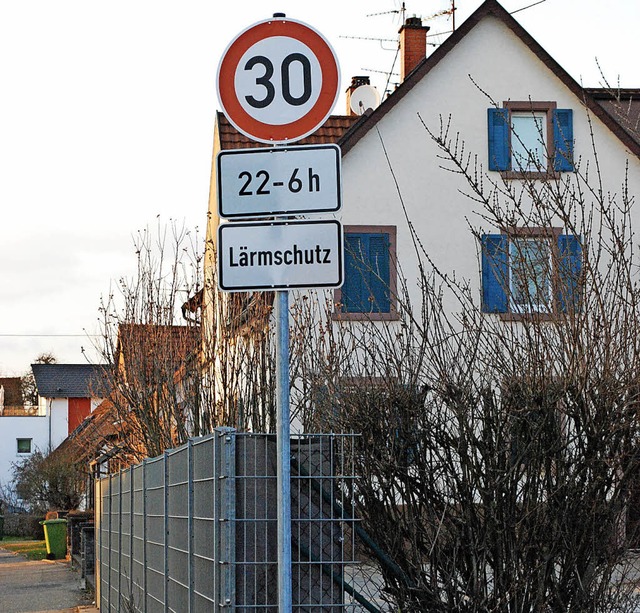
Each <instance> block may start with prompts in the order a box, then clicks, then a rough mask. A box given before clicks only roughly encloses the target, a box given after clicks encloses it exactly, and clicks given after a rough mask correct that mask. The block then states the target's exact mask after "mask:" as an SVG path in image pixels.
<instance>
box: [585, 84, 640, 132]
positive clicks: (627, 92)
mask: <svg viewBox="0 0 640 613" xmlns="http://www.w3.org/2000/svg"><path fill="white" fill-rule="evenodd" d="M585 91H586V92H588V93H589V94H590V95H591V97H592V98H593V99H594V100H596V101H597V102H598V104H600V105H601V106H603V107H604V109H605V110H606V111H607V112H608V113H609V115H611V116H612V117H613V118H614V119H615V120H616V121H617V122H618V123H619V124H620V126H621V127H622V128H623V129H624V130H625V131H626V132H627V133H628V134H629V135H630V136H631V137H632V138H634V139H635V141H636V142H638V143H640V89H637V88H636V89H617V88H596V87H587V88H586V89H585Z"/></svg>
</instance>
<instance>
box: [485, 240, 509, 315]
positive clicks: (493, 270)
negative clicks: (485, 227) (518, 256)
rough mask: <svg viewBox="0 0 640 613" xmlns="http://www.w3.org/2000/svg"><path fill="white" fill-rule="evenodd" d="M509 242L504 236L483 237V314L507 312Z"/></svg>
mask: <svg viewBox="0 0 640 613" xmlns="http://www.w3.org/2000/svg"><path fill="white" fill-rule="evenodd" d="M507 247H508V241H507V237H506V235H504V234H483V236H482V312H483V313H506V312H507V310H508V309H507V285H508V272H509V271H508V261H507V253H508V252H507Z"/></svg>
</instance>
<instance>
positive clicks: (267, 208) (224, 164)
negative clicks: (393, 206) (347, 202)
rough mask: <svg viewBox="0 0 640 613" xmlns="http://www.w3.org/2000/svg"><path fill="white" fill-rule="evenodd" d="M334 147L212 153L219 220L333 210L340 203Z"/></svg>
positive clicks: (337, 159) (338, 167)
mask: <svg viewBox="0 0 640 613" xmlns="http://www.w3.org/2000/svg"><path fill="white" fill-rule="evenodd" d="M340 160H341V158H340V148H339V147H338V146H337V145H311V146H296V147H265V148H260V149H235V150H229V151H221V152H220V153H218V155H217V157H216V164H217V177H218V214H219V215H220V217H222V218H227V219H234V218H241V217H265V216H269V217H270V216H273V215H299V214H305V213H334V212H336V211H338V210H339V209H340V207H341V204H342V193H341V184H340Z"/></svg>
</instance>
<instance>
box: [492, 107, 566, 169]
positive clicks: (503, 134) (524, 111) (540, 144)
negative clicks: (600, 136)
mask: <svg viewBox="0 0 640 613" xmlns="http://www.w3.org/2000/svg"><path fill="white" fill-rule="evenodd" d="M488 128H489V134H488V143H489V170H497V171H500V172H505V173H508V174H507V176H509V175H510V174H512V176H513V177H514V178H517V177H521V176H523V174H531V173H533V174H548V173H549V172H550V171H552V172H572V171H573V111H572V110H571V109H558V108H556V103H555V102H532V101H527V102H505V103H504V107H503V108H490V109H489V110H488Z"/></svg>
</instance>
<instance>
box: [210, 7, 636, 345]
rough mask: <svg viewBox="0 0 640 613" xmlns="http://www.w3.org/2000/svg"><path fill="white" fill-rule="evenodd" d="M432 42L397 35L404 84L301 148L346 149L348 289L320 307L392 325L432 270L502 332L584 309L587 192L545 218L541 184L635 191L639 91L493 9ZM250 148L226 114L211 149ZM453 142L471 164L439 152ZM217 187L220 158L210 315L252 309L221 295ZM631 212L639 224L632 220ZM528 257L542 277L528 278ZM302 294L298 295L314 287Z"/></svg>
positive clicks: (341, 318) (410, 28) (407, 29)
mask: <svg viewBox="0 0 640 613" xmlns="http://www.w3.org/2000/svg"><path fill="white" fill-rule="evenodd" d="M427 40H428V28H426V27H423V26H422V24H421V23H420V21H419V20H416V19H415V18H412V19H409V20H408V21H407V23H406V24H405V25H404V26H403V28H402V29H401V31H400V55H401V58H402V59H401V62H402V66H401V72H402V78H403V82H402V83H401V85H400V86H399V87H398V88H397V90H396V91H395V92H393V93H392V94H390V95H389V96H388V97H387V99H386V100H385V101H384V102H383V103H382V104H381V105H380V106H379V107H378V108H376V109H374V110H372V111H371V112H367V113H365V114H364V115H363V116H362V117H352V116H351V117H349V116H344V117H342V116H335V117H332V118H330V119H329V120H328V121H327V123H326V124H325V125H324V126H323V127H322V128H321V129H320V130H319V131H318V132H317V133H316V134H314V135H312V137H311V140H307V141H303V142H337V143H338V144H339V145H340V147H341V150H342V183H343V211H342V214H341V219H342V223H343V225H344V231H345V257H344V259H345V281H344V285H343V287H342V288H341V289H340V290H337V291H335V292H325V293H324V297H323V293H322V292H320V293H319V294H318V295H319V296H320V300H319V301H320V302H323V300H324V299H326V300H328V302H329V303H330V304H331V305H332V306H331V307H330V310H331V314H330V317H331V319H332V320H333V325H334V326H345V325H349V326H351V327H352V329H354V328H353V327H356V328H357V326H358V325H359V322H363V321H366V322H371V321H387V322H388V321H397V320H399V317H400V315H399V310H400V308H399V307H400V304H399V302H400V301H402V302H403V303H404V304H405V305H406V304H413V305H420V304H421V301H422V295H421V291H422V290H421V285H420V284H421V274H422V272H421V267H424V264H425V261H427V262H428V264H429V266H430V268H431V270H437V276H438V277H439V278H440V279H441V280H445V283H446V280H447V279H454V278H455V279H456V280H457V282H458V283H460V284H461V285H464V287H465V291H467V292H468V295H469V296H470V297H471V299H472V300H473V301H474V303H475V304H477V305H478V307H479V308H480V309H481V310H482V312H483V313H484V314H485V316H486V317H487V318H493V319H497V320H503V321H504V323H505V325H511V323H513V322H516V323H517V322H518V320H521V319H522V318H523V317H525V316H529V315H532V314H533V315H535V316H539V317H541V318H545V317H548V318H552V317H554V316H555V315H556V314H559V313H561V312H566V311H567V310H568V309H571V308H575V306H576V304H577V303H576V301H577V299H578V298H577V297H578V294H579V292H578V287H577V280H578V279H579V278H580V274H581V270H580V269H581V265H582V261H583V249H584V248H585V244H584V241H586V240H589V236H587V235H586V234H587V232H585V228H587V229H590V230H594V231H595V232H596V233H597V232H598V231H601V230H602V228H601V227H600V228H597V227H594V226H593V225H591V226H589V225H588V223H587V220H585V219H582V218H580V217H581V215H582V214H583V213H584V211H585V210H587V209H588V207H589V199H590V198H589V195H588V194H587V196H586V197H585V198H584V199H583V200H582V203H583V204H584V205H585V207H586V208H585V207H583V209H582V210H581V211H576V210H573V211H569V212H567V211H565V212H564V213H562V212H560V211H559V212H558V214H557V215H555V216H554V213H553V212H551V213H549V212H548V211H547V212H546V213H545V215H544V216H541V215H540V214H539V212H540V210H541V209H543V208H544V207H541V206H539V204H540V203H538V202H536V198H538V195H536V194H533V193H532V190H531V189H530V187H531V186H534V187H535V190H536V193H537V194H544V192H545V190H549V191H548V193H549V194H552V193H553V194H555V195H557V191H558V190H562V189H566V190H575V189H584V186H585V184H586V182H585V178H587V180H588V181H587V182H590V183H591V185H592V186H595V191H594V195H595V196H597V194H595V192H597V191H598V190H602V193H607V192H610V193H616V192H620V190H621V189H622V190H625V189H626V190H627V193H628V194H634V193H638V191H639V188H640V133H639V132H638V127H637V116H638V102H636V98H637V94H638V93H640V92H639V91H636V90H633V91H632V90H625V91H619V92H608V91H605V90H603V89H593V88H584V87H582V86H581V85H580V84H578V83H577V82H576V81H575V80H574V79H573V78H572V77H571V76H570V75H569V74H567V73H566V71H565V70H564V69H563V68H562V67H561V66H560V65H559V64H558V63H557V62H556V61H555V60H554V59H553V58H552V57H551V56H549V54H548V53H547V52H546V51H545V50H544V49H543V48H542V47H541V46H540V45H539V44H538V43H537V42H536V41H535V40H534V39H533V38H532V37H531V35H530V34H529V33H528V32H526V31H525V30H524V29H523V28H522V27H521V26H520V25H519V23H518V22H517V20H516V19H515V18H513V17H512V16H511V15H510V14H509V13H508V12H507V11H506V10H505V9H504V8H503V7H502V6H501V5H500V4H499V3H498V2H496V1H495V0H487V1H486V2H484V3H483V4H482V5H481V6H480V7H479V8H478V10H477V11H476V12H475V13H474V14H473V15H471V16H470V17H469V19H468V20H467V21H466V22H464V23H463V24H462V25H461V26H460V27H459V28H458V29H457V30H456V31H455V32H454V33H453V34H452V35H451V36H450V37H449V38H448V39H447V40H446V41H445V42H444V43H443V44H442V45H440V46H439V47H438V48H437V49H436V50H435V51H433V53H431V54H430V55H429V56H428V57H425V55H426V49H427V43H426V41H427ZM332 130H333V132H332ZM325 139H326V140H325ZM251 146H257V143H251V142H250V141H248V139H246V138H245V137H243V136H242V135H240V134H238V133H237V132H236V131H235V130H234V129H233V128H232V127H231V126H230V125H229V124H228V122H227V121H226V118H224V116H222V115H221V114H219V115H218V117H217V121H216V133H215V146H214V154H215V153H217V151H219V150H223V149H226V148H245V147H251ZM443 147H444V148H448V149H449V151H450V152H452V153H454V154H455V153H457V157H458V158H459V159H460V160H461V166H458V167H456V166H455V164H454V163H452V162H451V160H449V161H447V160H445V159H443V157H444V158H446V157H447V155H446V153H445V152H444V151H443ZM443 167H444V168H443ZM465 174H466V177H465ZM474 182H475V186H474ZM578 185H581V186H582V187H581V188H577V187H576V186H578ZM623 186H624V187H623ZM215 187H216V177H215V164H214V168H213V171H212V184H211V198H210V205H209V236H208V238H209V240H208V241H207V244H208V245H209V246H210V249H209V251H208V254H207V260H206V261H207V266H208V270H209V295H208V296H206V297H205V311H204V312H205V318H206V314H207V313H209V319H210V320H211V313H212V312H213V310H214V309H215V307H212V306H211V305H215V304H217V303H220V301H222V302H223V303H225V301H226V304H227V305H231V304H236V305H237V303H238V302H240V303H241V304H244V305H245V307H246V304H248V300H249V298H248V297H245V298H244V299H238V298H237V297H236V298H233V297H231V298H230V297H226V298H225V297H219V296H216V292H215V290H214V288H213V286H214V282H213V281H212V279H213V278H214V274H213V272H212V271H213V270H214V267H215V230H216V228H217V225H218V224H219V223H220V220H219V219H218V217H217V213H216V191H215ZM483 187H484V188H486V187H489V188H491V189H493V190H494V191H495V193H499V194H502V195H505V194H506V195H507V196H508V197H510V198H511V199H512V200H513V202H515V203H517V208H518V211H517V213H518V215H517V221H516V222H514V221H513V219H515V217H514V216H513V214H512V213H513V211H512V212H511V213H510V212H508V211H500V210H499V207H496V209H495V210H493V211H491V214H487V210H486V207H487V206H490V205H491V203H489V204H487V203H484V204H479V202H478V199H477V196H478V194H477V193H474V189H475V188H477V189H482V188H483ZM554 190H555V192H554ZM573 193H574V194H575V191H574V192H573ZM547 213H548V214H547ZM629 216H630V217H629V223H631V224H632V226H633V227H635V223H637V216H638V213H637V211H635V210H633V209H631V210H630V211H629ZM542 217H544V223H542V222H541V219H542ZM536 262H540V265H537V264H536ZM524 263H526V264H527V265H529V266H533V268H534V273H533V274H530V273H527V274H524V275H523V271H524ZM536 266H537V268H536ZM536 270H537V272H535V271H536ZM293 295H294V297H295V298H294V300H298V299H300V298H301V297H302V296H303V295H304V292H299V293H298V292H296V293H295V294H293ZM243 300H244V302H243ZM442 307H443V309H444V310H445V312H448V313H450V314H451V315H452V316H453V315H455V314H456V313H458V312H459V311H460V309H461V305H460V302H459V300H457V299H456V297H455V293H454V294H444V295H443V304H442ZM417 308H419V306H418V307H417ZM219 332H220V331H219V330H218V331H214V332H213V334H214V335H215V334H219Z"/></svg>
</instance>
